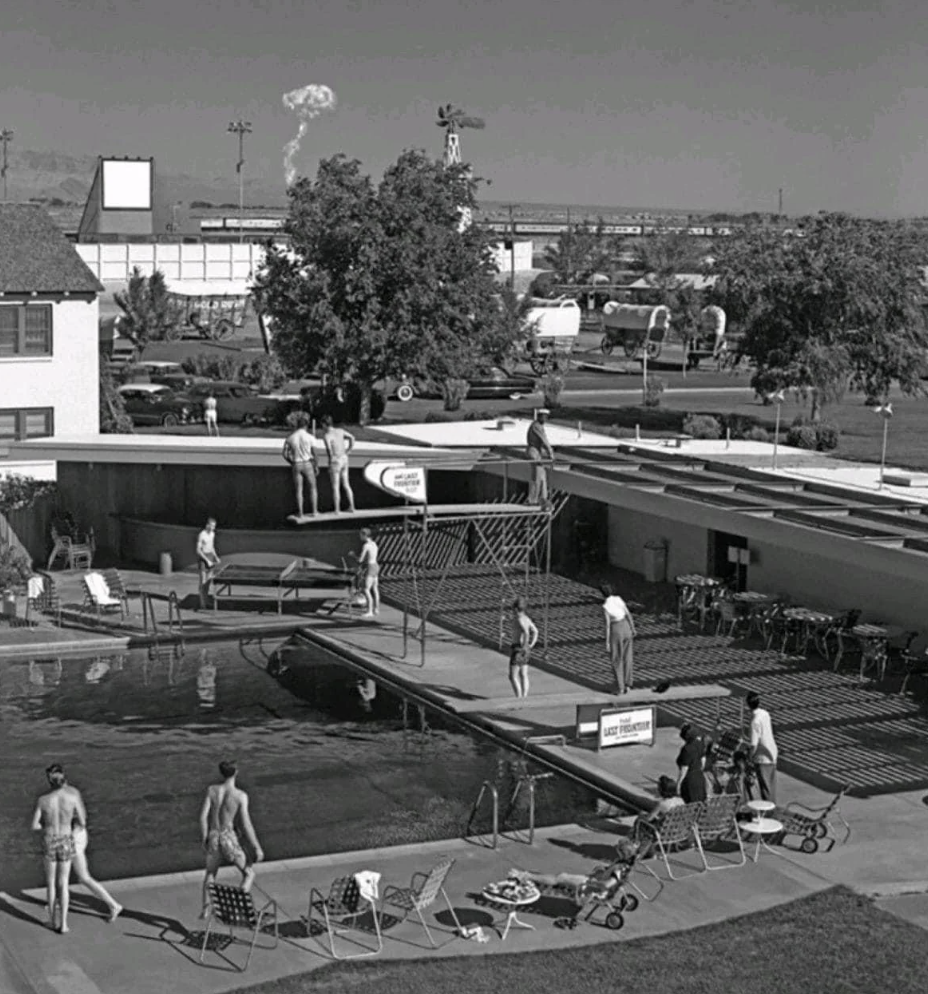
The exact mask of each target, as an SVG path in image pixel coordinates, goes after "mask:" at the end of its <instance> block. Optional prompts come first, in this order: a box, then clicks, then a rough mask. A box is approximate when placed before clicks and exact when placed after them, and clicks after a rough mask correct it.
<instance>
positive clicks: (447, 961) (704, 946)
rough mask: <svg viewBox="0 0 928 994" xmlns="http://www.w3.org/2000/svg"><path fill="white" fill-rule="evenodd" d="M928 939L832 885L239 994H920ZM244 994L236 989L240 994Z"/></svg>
mask: <svg viewBox="0 0 928 994" xmlns="http://www.w3.org/2000/svg"><path fill="white" fill-rule="evenodd" d="M924 946H925V934H924V933H923V932H922V930H921V929H919V928H918V927H917V926H915V925H912V924H909V923H908V922H905V921H902V920H900V919H898V918H895V917H894V916H892V915H890V914H889V913H887V912H884V911H881V910H880V909H879V908H877V907H875V906H874V904H873V903H872V902H871V901H870V900H869V899H867V898H863V897H858V896H857V895H855V894H853V893H852V892H851V891H849V890H845V889H844V888H835V889H833V890H829V891H825V892H823V893H820V894H816V895H814V896H812V897H808V898H803V899H802V900H799V901H795V902H792V903H789V904H785V905H781V906H780V907H778V908H774V909H773V910H771V911H765V912H761V913H759V914H755V915H749V916H745V917H743V918H736V919H733V920H730V921H726V922H722V923H720V924H716V925H708V926H705V927H703V928H698V929H692V930H690V931H686V932H674V933H672V934H670V935H665V936H658V937H655V938H649V939H634V940H631V941H628V942H612V943H607V944H603V945H598V946H584V947H581V948H576V949H567V950H558V951H551V952H538V953H523V954H520V955H506V954H494V955H492V956H465V957H455V958H435V959H431V960H426V959H423V960H405V961H403V960H381V961H379V962H373V963H372V962H367V963H364V964H352V965H341V964H337V965H333V966H330V967H324V968H322V969H320V970H317V971H315V972H314V973H311V974H303V975H301V976H297V977H291V978H288V979H285V980H280V981H273V982H271V983H265V984H259V985H258V986H255V987H249V988H247V989H246V990H247V992H248V994H318V992H322V991H348V990H350V991H351V992H352V994H497V992H500V991H502V992H505V994H539V992H545V994H547V992H551V994H596V992H599V991H604V992H605V991H608V992H610V994H684V992H685V994H700V992H706V994H745V992H750V994H768V992H769V994H832V992H833V994H886V992H889V991H892V992H894V994H909V992H911V994H923V992H924V991H925V990H928V965H926V963H925V955H924ZM243 994H244V992H243Z"/></svg>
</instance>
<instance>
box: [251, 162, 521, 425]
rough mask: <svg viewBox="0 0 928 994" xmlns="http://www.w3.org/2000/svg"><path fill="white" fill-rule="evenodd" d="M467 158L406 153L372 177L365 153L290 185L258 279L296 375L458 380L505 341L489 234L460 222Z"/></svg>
mask: <svg viewBox="0 0 928 994" xmlns="http://www.w3.org/2000/svg"><path fill="white" fill-rule="evenodd" d="M475 189H476V183H475V181H474V180H473V179H472V178H471V177H470V175H469V173H468V171H467V169H466V167H464V166H452V167H449V168H444V167H443V166H442V165H441V164H440V163H436V162H432V161H430V160H429V159H428V158H427V157H426V156H425V155H424V153H422V152H416V151H407V152H404V153H403V154H402V155H401V156H400V158H399V160H398V161H397V162H396V163H395V164H394V165H393V166H391V167H390V168H389V169H388V170H387V171H386V173H385V174H384V177H383V180H382V181H381V183H380V184H379V186H377V187H375V186H374V184H373V182H372V181H371V179H370V177H369V176H366V175H363V174H362V172H361V163H360V162H358V161H357V160H348V159H346V158H345V157H344V156H342V155H337V156H334V157H333V158H331V159H326V160H323V161H322V162H321V163H320V166H319V171H318V173H317V175H316V179H315V180H314V181H310V180H308V179H301V180H299V181H298V182H297V183H295V184H294V185H293V186H292V187H291V188H290V190H289V198H290V209H289V214H288V217H287V221H286V223H285V231H286V232H287V234H289V235H290V239H291V242H290V246H289V248H288V250H287V251H282V250H280V249H277V248H275V247H274V246H269V248H268V251H267V255H266V258H265V263H264V266H263V267H262V269H261V270H260V271H259V273H258V274H257V277H256V280H255V295H256V302H257V305H258V308H259V309H260V310H261V311H262V312H263V313H265V314H268V315H269V316H270V317H271V319H272V320H273V322H274V337H273V342H272V348H273V349H274V351H275V352H276V353H277V355H278V356H279V357H280V359H281V361H282V363H283V365H284V367H285V368H286V369H287V371H288V372H289V373H290V375H292V376H298V377H302V376H306V375H308V374H310V373H313V372H317V371H318V372H321V373H324V374H326V375H327V376H328V377H329V378H331V379H332V380H333V381H334V382H336V383H342V384H346V385H347V384H353V385H354V386H355V387H356V388H358V389H359V390H360V393H361V420H362V422H364V421H366V420H367V418H368V417H369V411H370V397H371V390H372V388H373V386H374V384H375V383H376V382H377V381H379V380H381V379H384V378H386V377H393V376H397V377H398V376H402V375H407V376H419V377H423V378H427V379H431V380H436V381H438V382H440V383H447V382H449V381H452V380H461V379H466V378H467V377H468V376H469V375H471V374H472V373H474V372H475V371H476V370H477V369H478V368H479V366H480V365H481V364H482V363H484V362H485V361H487V360H488V359H490V358H492V357H493V356H494V355H496V354H497V353H502V352H504V351H505V348H504V346H507V347H508V344H509V343H508V341H507V340H506V339H507V336H508V335H510V333H511V329H508V328H506V327H504V326H503V322H502V321H501V317H500V309H499V307H498V304H497V295H498V287H497V286H496V284H495V282H494V279H493V274H494V264H493V261H492V254H491V251H490V247H489V239H488V237H487V235H486V233H485V232H483V231H482V230H481V229H480V228H479V227H478V226H476V225H471V226H468V227H464V228H463V229H462V227H461V225H460V214H459V208H460V207H462V206H463V207H471V208H472V207H473V206H474V205H475Z"/></svg>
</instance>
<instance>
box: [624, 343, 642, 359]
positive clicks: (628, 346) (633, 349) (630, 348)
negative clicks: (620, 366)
mask: <svg viewBox="0 0 928 994" xmlns="http://www.w3.org/2000/svg"><path fill="white" fill-rule="evenodd" d="M622 348H623V349H625V355H626V356H628V358H629V359H634V358H635V356H636V355H638V349H639V348H641V342H640V341H638V339H637V338H626V339H625V340H624V341H623V342H622Z"/></svg>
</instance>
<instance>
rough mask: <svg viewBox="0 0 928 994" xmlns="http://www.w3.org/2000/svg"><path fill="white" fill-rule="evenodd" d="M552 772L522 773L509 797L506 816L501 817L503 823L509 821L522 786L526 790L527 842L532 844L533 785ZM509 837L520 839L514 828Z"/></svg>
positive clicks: (549, 776) (533, 817)
mask: <svg viewBox="0 0 928 994" xmlns="http://www.w3.org/2000/svg"><path fill="white" fill-rule="evenodd" d="M553 776H554V774H553V773H523V774H522V776H520V777H519V779H518V780H517V781H516V785H515V788H514V789H513V791H512V797H511V798H510V799H509V807H508V808H507V810H506V817H505V818H504V819H503V825H504V826H505V825H506V823H507V822H508V821H509V819H510V817H511V816H512V813H513V811H514V810H515V806H516V801H517V800H518V799H519V794H520V793H521V791H522V788H523V786H524V787H526V789H527V790H528V840H527V841H528V844H529V845H530V846H531V845H534V843H535V785H536V783H537V782H538V781H539V780H548V779H550V778H551V777H553ZM511 837H512V838H513V839H514V840H516V841H522V840H521V839H520V838H519V836H518V834H517V831H516V830H513V831H512V833H511Z"/></svg>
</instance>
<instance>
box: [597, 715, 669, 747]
mask: <svg viewBox="0 0 928 994" xmlns="http://www.w3.org/2000/svg"><path fill="white" fill-rule="evenodd" d="M656 727H657V720H656V709H655V708H654V707H644V708H607V709H605V710H603V711H602V712H600V715H599V745H598V747H599V748H600V749H607V748H609V747H611V746H622V745H654V730H655V728H656Z"/></svg>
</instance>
